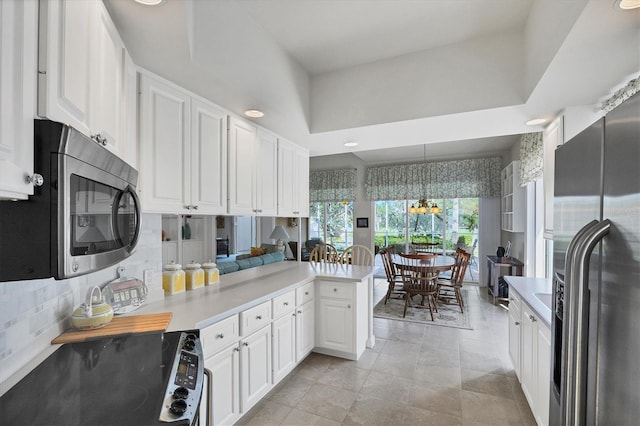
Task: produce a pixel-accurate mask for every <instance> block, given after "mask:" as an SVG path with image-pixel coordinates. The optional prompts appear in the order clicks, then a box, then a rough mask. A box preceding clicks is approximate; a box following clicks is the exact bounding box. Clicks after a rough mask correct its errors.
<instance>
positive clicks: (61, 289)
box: [0, 214, 164, 382]
mask: <svg viewBox="0 0 640 426" xmlns="http://www.w3.org/2000/svg"><path fill="white" fill-rule="evenodd" d="M161 234H162V217H161V215H155V214H143V215H142V226H141V230H140V240H139V242H138V246H137V247H136V251H135V252H134V254H133V255H131V257H129V258H128V259H126V260H125V261H123V262H121V263H120V264H118V265H114V266H111V267H109V268H106V269H103V270H101V271H98V272H94V273H92V274H89V275H84V276H81V277H75V278H71V279H66V280H60V281H56V280H54V279H52V278H48V279H41V280H29V281H11V282H1V283H0V382H3V381H5V380H6V379H7V378H8V377H9V376H11V375H12V374H13V373H15V372H16V371H17V370H18V369H19V368H21V367H23V366H24V365H26V364H27V363H28V362H29V361H30V360H31V359H32V358H34V357H35V356H36V355H38V354H39V353H40V352H42V351H43V350H45V349H46V348H47V347H48V346H49V345H50V344H51V340H52V339H54V338H55V337H56V336H58V335H59V334H60V333H62V332H63V331H64V330H66V329H67V328H68V327H69V317H70V316H71V313H72V312H73V310H74V309H75V308H76V307H78V306H79V305H80V304H81V303H83V302H84V299H85V295H86V293H87V289H88V288H89V286H95V285H97V286H100V287H102V286H104V285H105V284H106V283H108V282H109V281H111V280H114V279H115V278H117V277H118V273H117V269H118V267H119V266H122V267H124V268H125V275H126V276H128V277H135V278H138V279H140V280H142V279H143V272H144V270H147V269H149V270H151V271H153V272H152V274H151V280H150V281H149V282H147V285H148V286H149V300H150V301H153V300H158V299H161V298H163V297H164V293H163V291H162V280H161V276H162V236H161Z"/></svg>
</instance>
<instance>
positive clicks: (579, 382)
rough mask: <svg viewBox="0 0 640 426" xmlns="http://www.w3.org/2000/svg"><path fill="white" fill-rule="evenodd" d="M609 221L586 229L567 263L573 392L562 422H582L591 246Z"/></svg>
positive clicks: (605, 228)
mask: <svg viewBox="0 0 640 426" xmlns="http://www.w3.org/2000/svg"><path fill="white" fill-rule="evenodd" d="M610 229H611V222H610V221H609V220H608V219H605V220H603V221H602V222H599V223H598V224H597V225H596V226H593V227H590V230H589V232H588V233H587V234H586V235H584V236H583V238H581V239H580V241H579V242H578V243H577V244H576V246H575V248H574V249H575V252H574V253H575V254H574V258H573V262H572V264H571V269H572V270H571V277H572V281H573V284H574V285H573V287H574V290H576V291H575V293H574V295H573V301H572V303H571V305H572V308H574V309H575V311H574V313H572V316H573V318H574V320H575V323H574V325H575V328H574V330H575V333H574V341H575V346H574V354H575V355H574V359H573V361H574V363H573V365H572V369H571V370H572V371H569V374H572V376H573V377H574V382H573V385H572V386H573V394H572V395H570V396H571V399H570V400H569V401H568V402H569V405H568V406H567V407H566V411H565V424H567V425H583V424H585V422H586V418H585V413H586V411H585V409H586V398H587V394H586V387H587V382H586V381H587V362H588V359H587V353H588V344H589V300H588V296H589V294H588V291H589V283H588V280H589V260H590V258H591V253H592V252H593V249H594V248H595V246H596V245H597V244H598V243H599V242H600V240H602V238H604V236H605V235H607V234H608V233H609V230H610Z"/></svg>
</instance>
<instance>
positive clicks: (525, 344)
mask: <svg viewBox="0 0 640 426" xmlns="http://www.w3.org/2000/svg"><path fill="white" fill-rule="evenodd" d="M512 297H514V292H511V294H510V296H509V298H510V300H511V298H512ZM515 300H516V301H517V302H516V306H518V304H519V308H518V307H516V308H515V309H514V306H512V305H510V306H509V321H510V322H509V354H510V356H511V358H512V362H513V364H514V368H516V373H517V374H518V378H519V379H520V385H521V386H522V392H523V393H524V395H525V397H526V398H527V402H528V403H529V406H530V407H531V412H532V413H533V416H534V417H535V419H536V422H537V423H538V424H539V425H547V424H548V423H549V389H550V386H551V330H550V328H549V326H547V325H546V324H545V323H543V322H542V321H541V320H540V317H539V315H538V314H537V313H536V312H535V311H534V310H533V309H531V307H530V306H529V305H528V304H527V303H526V302H520V298H519V297H518V296H515ZM518 302H520V303H518ZM518 310H519V312H520V313H519V314H517V313H515V312H516V311H518ZM516 322H518V323H519V325H516V324H515V323H516ZM518 352H519V355H518Z"/></svg>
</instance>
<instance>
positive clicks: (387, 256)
mask: <svg viewBox="0 0 640 426" xmlns="http://www.w3.org/2000/svg"><path fill="white" fill-rule="evenodd" d="M394 251H395V250H394V247H393V246H388V247H383V248H382V249H380V251H379V252H378V254H380V258H382V266H384V272H385V274H386V275H387V281H389V282H390V281H393V280H394V278H395V277H396V276H397V275H398V273H397V272H396V267H395V265H394V264H393V253H394Z"/></svg>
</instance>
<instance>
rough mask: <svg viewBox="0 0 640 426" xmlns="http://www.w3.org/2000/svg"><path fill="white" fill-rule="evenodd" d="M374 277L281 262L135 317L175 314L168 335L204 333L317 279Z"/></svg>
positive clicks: (357, 270) (361, 270)
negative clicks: (237, 314)
mask: <svg viewBox="0 0 640 426" xmlns="http://www.w3.org/2000/svg"><path fill="white" fill-rule="evenodd" d="M372 274H373V268H372V267H371V266H352V265H336V264H312V263H309V262H278V263H273V264H270V265H264V266H260V267H257V268H251V269H246V270H243V271H238V272H233V273H231V274H225V275H222V276H220V282H219V283H217V284H214V285H210V286H205V287H203V288H199V289H197V290H190V291H186V292H184V293H180V294H175V295H172V296H165V297H164V299H162V300H159V301H156V302H152V303H149V304H148V305H146V306H143V307H142V308H140V309H138V310H136V311H135V312H133V313H132V315H141V314H150V313H155V312H172V313H173V316H172V318H171V322H170V323H169V327H168V328H167V331H177V330H188V329H193V328H200V329H201V328H204V327H207V326H209V325H211V324H213V323H215V322H218V321H220V320H222V319H224V318H227V317H229V316H231V315H233V314H235V313H238V312H241V311H244V310H245V309H248V308H250V307H252V306H255V305H258V304H260V303H262V302H265V301H267V300H269V299H271V298H273V297H275V296H278V295H280V294H284V293H286V292H288V291H291V290H292V289H294V288H296V287H298V286H300V285H302V284H305V283H307V282H310V281H313V280H314V279H316V278H320V279H324V280H335V281H343V282H344V281H347V282H360V281H362V280H364V279H367V278H369V277H370V276H371V275H372Z"/></svg>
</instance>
